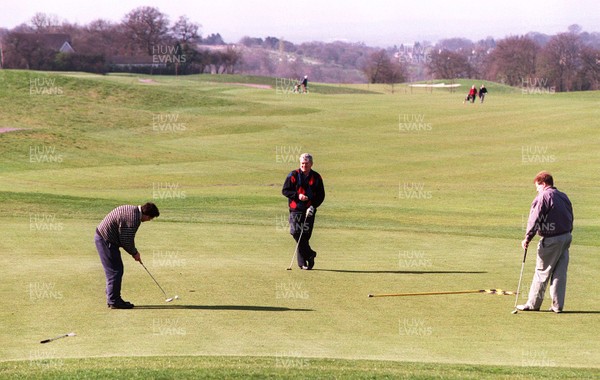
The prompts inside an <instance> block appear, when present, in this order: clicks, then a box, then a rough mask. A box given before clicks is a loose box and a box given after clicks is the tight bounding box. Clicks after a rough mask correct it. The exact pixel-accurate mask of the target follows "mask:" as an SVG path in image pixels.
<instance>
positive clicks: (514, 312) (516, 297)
mask: <svg viewBox="0 0 600 380" xmlns="http://www.w3.org/2000/svg"><path fill="white" fill-rule="evenodd" d="M524 251H525V252H523V262H522V263H521V274H520V275H519V285H517V293H516V296H515V309H514V310H513V311H512V314H517V313H518V312H519V310H518V309H517V303H518V302H519V292H520V291H521V279H522V278H523V268H525V258H526V257H527V248H525V250H524Z"/></svg>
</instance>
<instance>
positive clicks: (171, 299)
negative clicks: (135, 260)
mask: <svg viewBox="0 0 600 380" xmlns="http://www.w3.org/2000/svg"><path fill="white" fill-rule="evenodd" d="M140 264H142V266H143V267H144V269H145V270H146V272H148V274H149V275H150V277H152V279H153V280H154V282H155V283H156V285H158V288H159V289H160V290H161V292H163V294H164V295H165V297H167V293H166V292H165V291H164V289H163V288H162V286H160V284H159V283H158V281H156V279H155V278H154V276H153V275H152V273H150V271H149V270H148V268H146V266H145V265H144V263H143V262H141V261H140ZM177 299H179V296H177V295H176V296H174V297H171V298H167V299H166V300H165V302H171V301H173V300H177Z"/></svg>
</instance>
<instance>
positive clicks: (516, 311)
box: [511, 309, 519, 314]
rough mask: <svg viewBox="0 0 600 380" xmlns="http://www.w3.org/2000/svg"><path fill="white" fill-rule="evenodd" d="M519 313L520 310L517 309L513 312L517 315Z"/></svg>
mask: <svg viewBox="0 0 600 380" xmlns="http://www.w3.org/2000/svg"><path fill="white" fill-rule="evenodd" d="M518 312H519V310H518V309H515V310H513V311H512V312H511V314H517V313H518Z"/></svg>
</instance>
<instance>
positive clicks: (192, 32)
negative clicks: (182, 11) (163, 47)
mask: <svg viewBox="0 0 600 380" xmlns="http://www.w3.org/2000/svg"><path fill="white" fill-rule="evenodd" d="M199 31H200V25H198V24H196V23H193V22H190V20H189V19H188V18H187V17H186V16H181V17H179V19H178V20H177V22H175V24H174V25H173V27H172V28H171V32H172V33H173V35H174V36H175V38H176V39H177V40H178V41H180V42H182V43H188V42H192V41H193V40H196V39H198V38H200V34H199V33H198V32H199Z"/></svg>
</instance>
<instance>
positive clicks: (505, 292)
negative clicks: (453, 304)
mask: <svg viewBox="0 0 600 380" xmlns="http://www.w3.org/2000/svg"><path fill="white" fill-rule="evenodd" d="M467 293H486V294H497V295H499V296H507V295H512V294H515V292H512V291H510V290H502V289H479V290H457V291H449V292H422V293H394V294H369V298H371V297H408V296H434V295H440V294H467Z"/></svg>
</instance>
